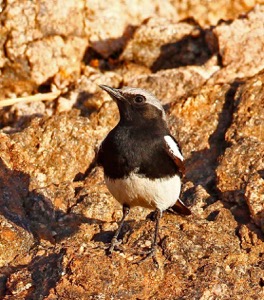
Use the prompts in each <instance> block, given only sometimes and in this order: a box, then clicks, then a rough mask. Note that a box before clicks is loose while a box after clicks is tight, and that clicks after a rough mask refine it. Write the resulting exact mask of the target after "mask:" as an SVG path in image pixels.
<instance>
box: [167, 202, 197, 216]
mask: <svg viewBox="0 0 264 300" xmlns="http://www.w3.org/2000/svg"><path fill="white" fill-rule="evenodd" d="M170 210H172V211H173V212H176V213H178V214H181V215H187V216H188V215H191V214H192V212H191V211H190V209H189V208H188V207H187V206H186V205H185V204H184V203H183V202H182V201H181V200H180V199H178V200H177V201H176V203H175V204H174V205H173V206H172V207H171V208H170Z"/></svg>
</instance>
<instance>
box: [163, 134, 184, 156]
mask: <svg viewBox="0 0 264 300" xmlns="http://www.w3.org/2000/svg"><path fill="white" fill-rule="evenodd" d="M164 140H165V142H166V146H167V149H168V151H169V152H170V153H171V154H172V156H175V157H177V158H179V159H180V160H181V161H183V160H184V158H183V156H182V154H181V152H180V149H179V147H178V146H177V144H176V143H175V141H174V140H173V138H172V137H170V136H169V135H165V136H164Z"/></svg>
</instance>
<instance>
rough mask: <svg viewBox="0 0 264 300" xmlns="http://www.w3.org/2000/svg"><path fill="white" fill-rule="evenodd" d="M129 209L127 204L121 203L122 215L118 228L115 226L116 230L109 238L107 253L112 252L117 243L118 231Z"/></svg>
mask: <svg viewBox="0 0 264 300" xmlns="http://www.w3.org/2000/svg"><path fill="white" fill-rule="evenodd" d="M129 210H130V208H129V206H127V205H125V204H124V205H123V216H122V219H121V221H120V223H119V226H118V228H117V230H116V232H115V234H114V236H113V238H112V240H111V245H110V247H109V249H108V253H109V254H112V252H113V251H114V248H115V246H116V245H118V244H119V242H118V239H117V238H118V236H119V234H120V231H121V229H122V227H123V225H124V221H125V218H126V216H127V215H128V214H129Z"/></svg>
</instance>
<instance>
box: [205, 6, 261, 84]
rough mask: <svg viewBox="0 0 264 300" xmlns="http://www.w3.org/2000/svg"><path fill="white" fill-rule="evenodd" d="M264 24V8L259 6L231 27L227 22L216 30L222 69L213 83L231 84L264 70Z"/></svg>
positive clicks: (214, 77) (214, 31)
mask: <svg viewBox="0 0 264 300" xmlns="http://www.w3.org/2000/svg"><path fill="white" fill-rule="evenodd" d="M263 20H264V8H263V6H257V7H256V8H255V9H254V10H252V11H251V12H249V13H248V14H247V15H245V16H243V17H241V18H239V19H236V20H234V21H233V22H232V23H231V24H229V23H228V22H227V23H225V22H224V23H222V24H220V25H218V26H216V28H214V29H213V34H214V35H215V37H216V39H217V41H218V45H219V54H220V56H221V61H222V64H223V68H221V70H219V71H218V72H217V73H215V74H214V76H213V77H212V78H211V79H210V81H211V82H232V81H233V80H234V79H236V78H245V77H250V76H253V75H255V74H257V73H258V72H259V71H261V70H262V69H263V68H264V54H263V51H262V49H263V47H264V33H263V32H264V21H263ZM234 49H237V51H234Z"/></svg>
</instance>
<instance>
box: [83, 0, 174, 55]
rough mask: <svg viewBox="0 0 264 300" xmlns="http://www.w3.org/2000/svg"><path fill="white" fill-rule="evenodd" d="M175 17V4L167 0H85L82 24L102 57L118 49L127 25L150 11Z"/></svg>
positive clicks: (120, 46) (138, 20)
mask: <svg viewBox="0 0 264 300" xmlns="http://www.w3.org/2000/svg"><path fill="white" fill-rule="evenodd" d="M154 14H155V15H158V16H160V17H165V16H166V17H168V18H177V12H176V8H175V7H173V6H172V5H171V3H170V1H167V0H166V1H163V2H162V4H161V3H160V2H159V1H156V0H155V1H152V2H151V3H149V1H147V0H144V1H133V2H130V3H129V5H127V4H126V3H124V2H123V1H120V0H119V1H117V2H116V3H115V6H114V9H113V3H112V1H104V2H103V3H98V1H87V11H86V16H87V17H86V20H85V28H86V32H87V34H88V35H89V36H90V42H91V45H92V48H93V49H95V50H96V51H97V52H98V53H100V54H101V55H102V56H103V57H108V56H109V55H111V54H113V53H115V52H117V51H120V50H121V49H122V48H123V47H124V45H125V43H126V41H127V37H130V35H131V33H132V32H131V30H130V28H129V27H130V26H131V25H132V26H135V25H138V24H140V23H141V22H142V21H143V20H145V19H148V18H149V17H151V16H153V15H154Z"/></svg>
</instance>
